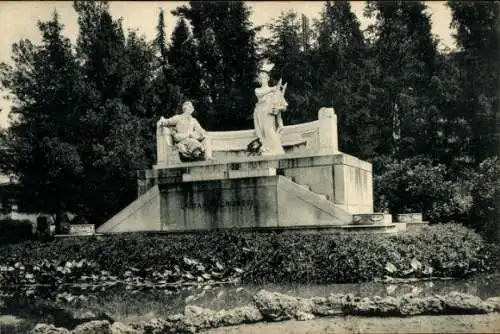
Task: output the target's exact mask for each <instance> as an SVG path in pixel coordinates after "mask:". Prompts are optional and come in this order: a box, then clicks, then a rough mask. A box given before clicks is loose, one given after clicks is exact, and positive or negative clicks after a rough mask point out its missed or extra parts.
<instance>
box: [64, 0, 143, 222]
mask: <svg viewBox="0 0 500 334" xmlns="http://www.w3.org/2000/svg"><path fill="white" fill-rule="evenodd" d="M74 7H75V10H76V11H77V13H78V17H79V18H78V22H79V28H80V31H79V36H78V40H77V55H78V59H79V60H80V61H81V64H82V65H81V71H82V73H83V75H84V77H85V81H84V82H85V85H84V87H83V89H82V92H83V94H82V95H81V101H79V104H78V106H79V108H80V110H81V116H80V124H81V129H82V130H83V131H84V133H82V137H81V140H82V141H81V144H80V146H79V148H80V152H81V155H82V158H83V161H84V168H85V180H86V182H85V187H84V190H83V191H82V192H83V193H84V196H85V198H86V200H85V202H86V203H87V208H86V209H87V212H85V214H86V216H87V217H89V218H90V219H92V220H93V221H96V222H102V220H104V219H105V218H107V217H110V216H111V215H112V214H114V213H116V212H117V211H118V210H120V209H121V208H123V206H125V205H126V204H128V203H130V202H131V201H132V200H133V198H134V197H135V194H136V191H135V187H136V182H135V177H136V172H135V170H136V169H139V168H141V167H142V168H144V167H146V166H147V162H146V161H145V156H146V152H145V147H146V146H145V145H144V139H145V138H144V136H141V135H143V134H144V131H145V130H144V129H143V127H144V126H145V124H147V123H144V122H143V121H142V120H141V118H147V117H148V116H149V117H151V116H152V111H151V110H148V108H147V105H145V104H144V102H145V101H141V99H143V98H145V91H144V89H145V86H146V87H147V85H148V80H149V76H148V73H150V68H149V66H151V65H150V64H151V53H150V50H148V49H147V46H146V45H145V42H144V41H141V40H140V39H138V38H137V36H135V34H133V33H132V34H131V35H130V36H129V38H128V41H127V39H126V38H125V36H124V33H123V30H122V27H121V22H120V21H114V20H113V19H112V17H111V15H110V13H109V8H108V6H107V4H106V3H101V2H79V1H77V2H75V4H74ZM148 60H149V61H148ZM146 131H152V129H151V128H149V127H147V128H146Z"/></svg>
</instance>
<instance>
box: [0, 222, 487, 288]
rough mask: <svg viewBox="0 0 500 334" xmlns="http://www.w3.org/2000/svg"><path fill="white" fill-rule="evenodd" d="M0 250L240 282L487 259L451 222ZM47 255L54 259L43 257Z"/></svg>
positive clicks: (477, 240) (141, 237)
mask: <svg viewBox="0 0 500 334" xmlns="http://www.w3.org/2000/svg"><path fill="white" fill-rule="evenodd" d="M200 245H202V246H201V247H200ZM0 251H1V252H2V255H3V257H2V261H1V263H0V264H1V265H6V266H9V265H10V266H14V264H15V263H16V262H18V261H20V259H22V264H23V266H33V265H39V266H42V267H43V266H48V267H47V268H53V269H54V270H56V268H57V267H58V265H57V263H60V266H61V268H62V267H64V266H65V265H64V264H65V263H66V262H67V261H80V260H82V259H88V260H90V261H91V262H92V263H94V264H93V265H92V266H94V267H95V268H97V269H96V270H97V271H99V270H106V271H108V272H110V273H111V274H110V275H123V274H124V272H125V271H130V270H133V271H134V273H135V274H136V275H138V274H139V275H145V276H147V275H149V274H150V273H152V272H154V271H159V272H163V271H164V270H170V271H174V272H175V270H174V269H175V268H176V267H177V268H180V270H181V271H182V272H184V271H190V272H191V273H192V274H193V275H195V276H196V275H202V274H203V273H205V272H206V273H211V270H212V272H213V271H214V270H215V271H220V274H219V275H220V277H228V276H231V275H233V274H234V273H235V272H241V279H242V280H243V282H245V283H265V282H267V283H269V282H275V283H292V282H293V283H311V282H322V283H347V282H362V281H369V280H373V279H375V278H382V277H384V276H385V275H390V276H393V277H398V276H400V277H429V276H434V277H464V276H467V275H470V274H472V273H475V272H481V271H485V270H488V266H489V263H490V252H489V251H488V247H487V246H486V244H485V243H484V242H483V240H482V238H481V237H480V236H479V235H477V234H476V233H474V232H472V231H471V230H469V229H467V228H464V227H463V226H461V225H456V224H443V225H437V226H431V227H429V228H427V229H424V230H423V231H421V232H418V233H414V234H405V235H396V236H387V235H352V236H336V235H328V234H307V235H304V234H300V233H237V232H224V233H222V232H212V233H203V234H196V235H147V234H124V235H115V236H109V237H105V238H102V239H101V238H91V239H63V240H56V241H53V242H49V243H38V242H37V243H22V244H17V245H9V246H4V247H2V248H1V249H0ZM186 258H187V259H193V260H189V261H188V260H186ZM52 261H53V262H54V263H55V264H54V265H51V264H50V263H49V262H52ZM45 262H47V263H46V264H43V265H42V264H41V263H45ZM415 263H418V266H415ZM200 264H201V267H200V266H199V265H200ZM86 266H88V265H86ZM193 266H194V267H193ZM388 268H389V269H388ZM391 268H392V269H391ZM83 269H85V268H83ZM83 269H82V270H83ZM201 269H203V270H202V271H199V270H201ZM58 270H59V269H58ZM61 270H62V269H61ZM74 270H77V269H74ZM73 272H76V271H73ZM141 273H142V274H141ZM148 273H149V274H148ZM59 274H60V273H57V275H56V274H54V275H55V276H54V277H58V275H59ZM72 275H73V274H72ZM87 275H88V276H91V275H90V274H87ZM46 276H47V277H48V278H49V277H50V276H51V275H46ZM59 276H60V275H59Z"/></svg>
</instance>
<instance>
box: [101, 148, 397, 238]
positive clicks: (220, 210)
mask: <svg viewBox="0 0 500 334" xmlns="http://www.w3.org/2000/svg"><path fill="white" fill-rule="evenodd" d="M138 176H139V181H138V185H139V187H138V188H139V191H138V192H139V198H138V200H136V201H135V202H134V203H132V204H131V205H130V206H129V207H127V208H125V209H124V210H123V211H122V212H120V213H118V214H117V215H116V216H115V217H113V218H112V219H110V220H109V221H108V222H106V223H105V224H104V225H102V226H101V227H99V229H98V231H99V232H101V233H104V232H125V231H166V232H170V231H171V232H181V231H182V232H187V231H206V230H214V229H217V230H219V229H268V228H270V229H283V228H294V229H297V228H313V229H314V228H322V229H325V228H328V227H331V228H333V229H338V230H339V231H341V230H345V229H340V228H341V227H343V226H349V225H353V226H354V227H353V229H356V226H355V225H354V220H353V215H355V214H369V213H372V212H373V206H372V203H373V198H372V169H371V164H369V163H367V162H364V161H361V160H359V159H357V158H354V157H352V156H349V155H346V154H343V153H337V154H322V155H319V154H314V155H312V154H304V153H300V154H289V155H281V156H272V157H261V156H259V157H245V158H240V159H234V160H233V161H231V162H221V161H201V162H191V163H180V164H176V165H172V166H170V167H166V168H161V167H158V168H156V169H151V170H145V171H141V172H139V175H138ZM383 223H384V229H387V228H388V226H387V224H386V222H385V221H384V222H383ZM357 229H358V230H359V229H362V227H359V226H358V228H357ZM370 229H372V230H376V229H377V228H376V227H374V226H371V227H370Z"/></svg>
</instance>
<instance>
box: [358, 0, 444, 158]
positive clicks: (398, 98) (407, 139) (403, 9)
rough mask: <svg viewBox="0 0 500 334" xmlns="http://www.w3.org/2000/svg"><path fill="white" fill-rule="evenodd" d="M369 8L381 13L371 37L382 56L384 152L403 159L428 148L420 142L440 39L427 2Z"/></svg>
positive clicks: (371, 13) (372, 13)
mask: <svg viewBox="0 0 500 334" xmlns="http://www.w3.org/2000/svg"><path fill="white" fill-rule="evenodd" d="M366 12H367V14H368V15H369V16H371V17H373V16H374V17H375V20H376V22H375V24H374V25H373V26H372V27H371V30H372V32H373V33H374V34H375V39H374V40H373V41H371V43H372V47H373V52H374V55H375V58H376V60H377V76H376V77H375V80H374V84H375V86H376V87H377V88H379V90H378V93H377V104H378V106H377V108H376V110H373V113H374V114H375V116H376V117H377V118H378V127H379V129H380V137H381V138H382V140H381V143H380V144H381V145H380V146H379V148H378V150H377V152H378V153H379V154H386V155H392V156H394V157H395V158H397V159H401V158H404V157H409V156H413V155H415V154H419V153H422V152H425V151H426V150H427V149H428V148H427V147H423V146H422V144H421V143H420V142H419V138H421V133H422V129H424V128H425V126H426V122H427V113H428V107H429V106H427V105H425V104H424V103H423V101H421V100H420V99H419V98H420V97H421V96H423V95H425V94H426V92H427V91H428V87H429V82H430V79H431V77H432V75H433V74H434V71H435V57H436V43H437V42H436V41H435V40H434V38H433V37H432V35H431V31H430V30H431V24H430V18H429V15H428V13H427V12H426V6H425V4H424V3H423V2H422V1H414V2H406V1H388V2H383V1H369V2H368V3H367V7H366Z"/></svg>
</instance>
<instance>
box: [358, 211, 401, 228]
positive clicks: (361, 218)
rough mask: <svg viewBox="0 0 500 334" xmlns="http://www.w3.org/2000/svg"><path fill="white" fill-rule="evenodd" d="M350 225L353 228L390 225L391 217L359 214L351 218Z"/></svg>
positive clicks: (377, 214) (378, 214)
mask: <svg viewBox="0 0 500 334" xmlns="http://www.w3.org/2000/svg"><path fill="white" fill-rule="evenodd" d="M352 223H353V225H355V226H360V225H371V226H373V225H390V224H392V216H391V215H390V214H386V213H360V214H354V215H353V216H352Z"/></svg>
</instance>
